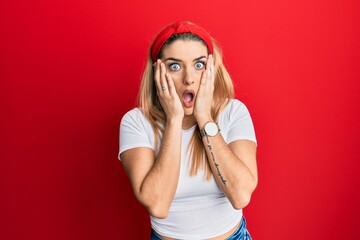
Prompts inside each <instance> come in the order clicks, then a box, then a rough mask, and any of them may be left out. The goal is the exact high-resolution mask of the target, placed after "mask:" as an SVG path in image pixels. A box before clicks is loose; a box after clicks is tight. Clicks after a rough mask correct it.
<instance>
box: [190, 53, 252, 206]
mask: <svg viewBox="0 0 360 240" xmlns="http://www.w3.org/2000/svg"><path fill="white" fill-rule="evenodd" d="M213 69H214V65H213V58H212V56H211V55H210V56H209V58H208V61H207V64H206V70H205V71H204V72H203V75H202V78H201V81H200V87H199V91H198V94H197V98H196V102H195V110H194V116H195V118H196V121H197V124H198V126H199V128H200V129H203V128H204V126H205V124H206V123H207V122H213V121H214V120H213V119H212V117H211V103H212V96H213V92H214V81H215V77H214V72H213ZM202 141H203V144H204V147H205V151H206V154H207V158H208V161H209V165H210V168H211V171H212V173H213V175H214V178H215V180H216V182H217V184H218V185H219V187H220V188H221V190H222V191H223V192H224V194H225V195H226V197H227V198H228V199H229V201H230V202H231V204H232V206H233V207H234V208H235V209H241V208H243V207H245V206H246V205H247V204H248V203H249V201H250V198H251V194H252V192H253V191H254V189H255V188H256V185H257V181H258V179H257V166H256V143H254V142H252V141H249V140H237V141H233V142H232V143H230V144H229V145H228V144H227V143H226V142H225V141H224V139H223V137H222V136H221V134H219V133H218V134H217V135H216V136H214V137H210V136H204V137H202Z"/></svg>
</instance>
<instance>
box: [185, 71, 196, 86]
mask: <svg viewBox="0 0 360 240" xmlns="http://www.w3.org/2000/svg"><path fill="white" fill-rule="evenodd" d="M193 74H194V73H192V72H191V70H189V69H187V70H185V71H184V78H183V83H184V84H185V85H192V84H193V83H194V77H195V76H193Z"/></svg>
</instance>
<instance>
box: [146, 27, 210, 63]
mask: <svg viewBox="0 0 360 240" xmlns="http://www.w3.org/2000/svg"><path fill="white" fill-rule="evenodd" d="M188 32H189V33H192V34H194V35H196V36H198V37H200V38H201V39H202V40H203V41H204V42H205V43H206V45H207V48H208V50H209V52H210V53H211V54H213V53H214V48H213V45H212V41H211V38H210V35H209V34H208V33H207V32H206V31H205V29H203V28H201V27H199V26H196V25H193V24H189V23H186V22H175V23H173V24H171V25H170V26H167V27H166V28H165V29H164V30H162V31H161V32H160V33H159V34H158V35H157V37H156V38H155V40H154V42H153V44H152V47H151V58H152V60H153V62H155V61H156V58H157V56H158V55H159V52H160V50H161V48H162V47H163V45H164V43H165V42H166V41H167V40H168V39H169V38H170V37H171V36H172V35H173V34H179V33H188Z"/></svg>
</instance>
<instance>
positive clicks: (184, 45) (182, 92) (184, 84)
mask: <svg viewBox="0 0 360 240" xmlns="http://www.w3.org/2000/svg"><path fill="white" fill-rule="evenodd" d="M207 56H208V51H207V47H206V46H205V45H204V44H203V43H202V42H198V41H192V40H176V41H175V42H173V43H172V44H170V45H169V46H167V47H166V48H165V49H164V50H163V57H162V61H163V62H164V63H165V66H166V71H167V72H168V73H169V74H170V75H171V78H172V79H173V81H174V85H175V88H176V92H177V94H178V95H179V98H180V101H181V103H182V105H183V108H184V113H185V115H192V114H193V110H194V104H195V99H196V94H197V92H198V90H199V85H200V79H201V76H202V73H203V71H204V70H205V66H206V61H207Z"/></svg>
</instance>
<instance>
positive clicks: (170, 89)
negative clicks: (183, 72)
mask: <svg viewBox="0 0 360 240" xmlns="http://www.w3.org/2000/svg"><path fill="white" fill-rule="evenodd" d="M154 70H155V73H154V80H155V85H156V89H157V95H158V98H159V101H160V104H161V106H162V108H163V110H164V112H165V114H166V118H167V120H172V119H181V120H182V119H183V117H184V109H183V107H182V104H181V101H180V98H179V95H178V94H177V93H176V89H175V86H174V81H173V80H172V78H171V76H170V74H169V73H167V72H166V68H165V64H164V63H163V62H162V61H161V60H160V59H158V60H157V61H156V63H154Z"/></svg>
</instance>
